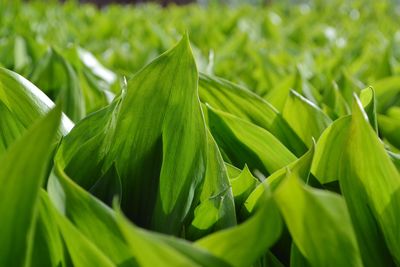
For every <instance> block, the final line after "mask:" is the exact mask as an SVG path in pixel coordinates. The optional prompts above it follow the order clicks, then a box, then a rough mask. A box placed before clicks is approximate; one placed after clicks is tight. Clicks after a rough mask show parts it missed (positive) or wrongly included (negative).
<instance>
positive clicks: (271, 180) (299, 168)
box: [241, 145, 315, 215]
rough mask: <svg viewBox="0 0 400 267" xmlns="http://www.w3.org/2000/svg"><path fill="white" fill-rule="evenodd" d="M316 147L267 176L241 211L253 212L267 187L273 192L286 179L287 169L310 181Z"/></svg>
mask: <svg viewBox="0 0 400 267" xmlns="http://www.w3.org/2000/svg"><path fill="white" fill-rule="evenodd" d="M314 147H315V145H314V146H312V147H311V148H310V149H309V150H308V151H307V153H305V154H304V155H303V156H302V157H301V158H299V159H297V160H296V161H294V162H292V163H290V164H289V165H287V166H285V167H283V168H281V169H279V170H277V171H276V172H274V173H273V174H271V175H270V176H269V177H267V178H266V179H265V181H263V182H262V184H259V185H258V186H257V187H256V188H255V189H254V190H253V192H251V194H250V195H249V197H248V198H247V199H246V202H245V205H244V207H243V209H242V211H241V213H242V214H244V215H248V214H251V213H253V211H254V209H255V208H256V207H257V206H258V205H259V202H260V201H261V200H262V196H263V194H264V191H265V188H270V190H271V191H272V192H273V191H275V189H276V188H277V187H278V186H279V184H280V183H281V182H282V181H283V180H284V179H285V177H286V173H287V170H290V172H292V173H295V174H297V175H298V177H300V178H301V179H303V181H308V176H309V174H310V168H311V163H312V160H313V157H314V150H315V148H314Z"/></svg>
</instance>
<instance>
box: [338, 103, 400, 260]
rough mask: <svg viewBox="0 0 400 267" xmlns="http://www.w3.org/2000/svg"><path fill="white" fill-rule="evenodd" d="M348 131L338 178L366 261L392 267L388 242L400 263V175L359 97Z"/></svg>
mask: <svg viewBox="0 0 400 267" xmlns="http://www.w3.org/2000/svg"><path fill="white" fill-rule="evenodd" d="M347 131H348V132H347V133H348V136H347V138H346V142H345V143H344V144H343V145H342V148H343V150H344V151H345V152H344V153H345V154H344V155H343V159H342V161H341V167H340V176H339V181H340V186H341V189H342V192H343V195H344V197H345V198H346V202H347V204H348V207H349V210H350V214H351V216H352V220H353V223H354V225H355V229H356V233H357V237H358V239H359V243H360V244H362V246H361V249H362V252H363V257H365V260H364V264H365V265H367V263H368V265H370V266H373V265H375V266H377V264H378V265H382V264H383V265H385V266H389V265H390V264H391V263H390V262H391V259H390V256H388V255H387V251H386V250H385V247H386V245H385V243H386V244H387V248H388V249H389V250H390V252H391V254H392V256H393V258H394V260H395V261H396V262H397V263H399V262H400V258H399V256H398V255H400V238H399V237H400V231H399V228H398V225H399V223H400V222H399V220H400V217H399V216H398V212H397V211H398V209H399V207H400V194H399V193H398V192H399V187H400V175H399V173H398V171H397V169H396V167H395V166H394V164H393V163H392V162H391V160H390V158H389V156H388V154H387V152H386V151H385V149H384V147H383V144H382V142H381V141H380V140H379V138H378V137H377V136H376V134H375V132H374V131H373V129H372V128H371V126H370V125H369V123H368V119H367V117H366V114H365V113H364V112H363V110H362V107H361V104H360V103H359V101H358V100H357V98H356V100H355V101H354V104H353V115H352V117H351V123H350V125H349V126H348V130H347ZM377 177H379V179H377ZM382 234H383V236H382ZM367 237H368V238H367ZM377 244H379V246H378V247H379V250H378V249H377ZM371 258H372V259H371Z"/></svg>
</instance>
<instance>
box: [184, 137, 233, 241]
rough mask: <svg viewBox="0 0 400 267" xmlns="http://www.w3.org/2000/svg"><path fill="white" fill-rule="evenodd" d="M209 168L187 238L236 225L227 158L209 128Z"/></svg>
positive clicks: (201, 235)
mask: <svg viewBox="0 0 400 267" xmlns="http://www.w3.org/2000/svg"><path fill="white" fill-rule="evenodd" d="M207 137H208V138H207V139H208V142H207V145H208V151H207V168H206V175H205V178H204V184H203V186H202V189H201V193H200V201H199V204H198V206H197V207H196V208H195V210H194V218H193V221H192V223H191V225H190V226H189V227H188V229H187V233H186V238H187V239H192V240H195V239H198V238H200V237H203V236H205V235H206V234H208V233H211V232H215V231H217V230H220V229H224V228H227V227H231V226H234V225H236V214H235V203H234V200H233V193H232V190H231V188H230V184H229V179H228V173H227V170H226V168H225V164H224V161H223V160H222V156H221V154H220V152H219V149H218V146H217V144H216V143H215V141H214V139H213V138H212V135H211V133H210V132H209V131H207Z"/></svg>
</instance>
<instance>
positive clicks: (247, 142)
mask: <svg viewBox="0 0 400 267" xmlns="http://www.w3.org/2000/svg"><path fill="white" fill-rule="evenodd" d="M208 123H209V127H210V130H211V133H212V134H213V136H214V138H215V140H216V142H217V144H218V146H219V147H220V149H221V150H223V151H224V152H225V154H226V155H227V156H228V157H229V160H230V161H231V162H232V163H233V164H234V165H235V166H236V167H239V168H243V167H244V165H245V164H247V165H248V167H249V169H250V170H251V171H254V170H255V169H257V170H258V171H260V172H262V173H263V174H264V175H267V174H269V173H273V172H274V171H276V170H278V169H280V168H282V167H283V166H286V165H287V164H289V163H291V162H293V161H294V160H296V157H295V156H294V155H293V154H292V153H291V152H290V151H289V150H288V149H287V148H286V147H285V146H284V145H283V144H282V143H281V142H280V141H279V140H278V139H277V138H276V137H275V136H273V135H272V134H271V133H270V132H268V131H267V130H265V129H263V128H261V127H259V126H256V125H254V124H252V123H250V122H248V121H245V120H242V119H240V118H238V117H235V116H233V115H231V114H228V113H225V112H222V111H218V110H216V109H214V108H212V107H210V106H208Z"/></svg>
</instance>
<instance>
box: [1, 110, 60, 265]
mask: <svg viewBox="0 0 400 267" xmlns="http://www.w3.org/2000/svg"><path fill="white" fill-rule="evenodd" d="M60 117H61V110H60V108H58V107H57V108H55V109H54V110H52V111H51V112H49V114H48V115H46V116H45V117H44V118H42V119H40V120H39V121H37V122H35V123H34V125H33V126H32V127H30V128H29V130H27V131H25V132H24V133H23V134H22V136H21V137H20V138H18V140H17V141H15V142H14V143H13V144H12V145H11V146H10V147H9V148H8V149H7V150H6V152H4V153H3V154H1V155H0V162H1V168H0V184H1V187H0V196H1V201H0V214H1V227H0V266H16V267H17V266H23V265H24V262H25V261H26V260H27V256H29V249H28V248H29V246H30V244H32V241H33V236H32V234H33V225H34V222H35V217H36V214H37V203H38V197H37V196H38V192H39V188H40V186H41V184H42V181H43V180H44V178H45V175H46V171H47V168H48V165H49V161H50V156H51V152H52V150H53V148H54V147H53V144H54V143H53V140H54V137H55V134H56V131H57V128H58V125H59V123H60Z"/></svg>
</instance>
